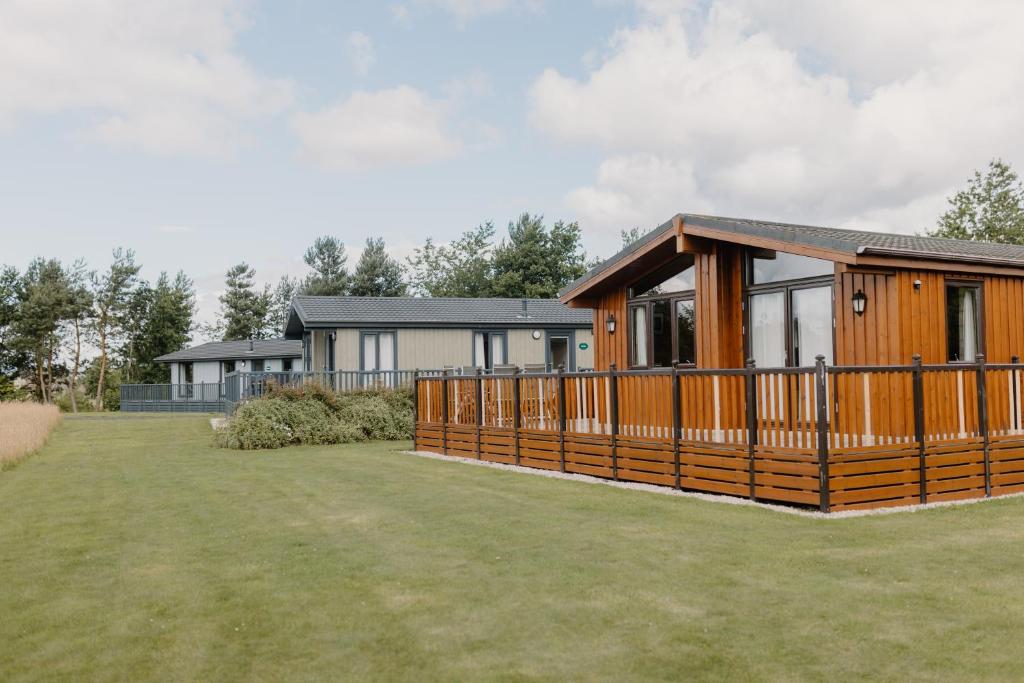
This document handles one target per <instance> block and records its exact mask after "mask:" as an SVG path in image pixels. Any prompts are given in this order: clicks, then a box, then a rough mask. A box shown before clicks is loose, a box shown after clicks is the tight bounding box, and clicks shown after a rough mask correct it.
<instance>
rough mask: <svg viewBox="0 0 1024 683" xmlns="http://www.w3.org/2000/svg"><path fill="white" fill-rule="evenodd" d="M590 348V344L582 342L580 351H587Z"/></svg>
mask: <svg viewBox="0 0 1024 683" xmlns="http://www.w3.org/2000/svg"><path fill="white" fill-rule="evenodd" d="M589 348H590V344H588V343H587V342H580V351H586V350H587V349H589Z"/></svg>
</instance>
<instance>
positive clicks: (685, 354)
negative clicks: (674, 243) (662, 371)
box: [629, 254, 697, 368]
mask: <svg viewBox="0 0 1024 683" xmlns="http://www.w3.org/2000/svg"><path fill="white" fill-rule="evenodd" d="M695 284H696V269H695V268H694V265H693V256H691V255H689V254H686V255H683V256H681V257H679V258H678V259H677V260H675V261H673V262H672V263H670V264H669V265H667V266H665V267H663V268H661V269H658V270H657V271H654V272H652V273H650V274H649V275H647V276H645V277H644V278H641V279H640V280H638V281H637V282H634V283H633V286H632V287H630V288H629V294H630V300H629V364H630V366H631V367H638V368H644V367H671V366H672V365H673V364H675V363H686V364H693V363H695V362H696V360H697V341H696V320H695V312H696V311H695V307H694V291H693V290H694V286H695Z"/></svg>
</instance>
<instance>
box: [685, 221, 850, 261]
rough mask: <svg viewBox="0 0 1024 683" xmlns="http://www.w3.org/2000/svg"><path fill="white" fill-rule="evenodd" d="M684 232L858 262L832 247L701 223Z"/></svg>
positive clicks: (720, 239) (801, 254)
mask: <svg viewBox="0 0 1024 683" xmlns="http://www.w3.org/2000/svg"><path fill="white" fill-rule="evenodd" d="M686 233H687V234H689V235H696V236H698V237H707V238H708V239H713V240H719V241H721V242H732V243H733V244H743V245H745V246H748V247H764V248H766V249H774V250H777V251H784V252H787V253H790V254H797V255H799V256H810V257H811V258H819V259H824V260H826V261H840V262H842V263H857V262H858V260H857V255H856V254H850V253H847V252H843V251H836V250H834V249H825V248H824V247H815V246H813V245H810V244H797V243H795V242H786V241H784V240H776V239H771V238H769V237H759V236H757V235H744V234H741V233H738V232H732V231H729V230H716V229H714V228H706V227H704V226H702V225H694V224H689V223H688V224H687V225H686Z"/></svg>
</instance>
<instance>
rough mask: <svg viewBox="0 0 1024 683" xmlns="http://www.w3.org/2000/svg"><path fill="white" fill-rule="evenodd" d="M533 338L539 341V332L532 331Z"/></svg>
mask: <svg viewBox="0 0 1024 683" xmlns="http://www.w3.org/2000/svg"><path fill="white" fill-rule="evenodd" d="M533 338H534V339H540V330H534V331H533Z"/></svg>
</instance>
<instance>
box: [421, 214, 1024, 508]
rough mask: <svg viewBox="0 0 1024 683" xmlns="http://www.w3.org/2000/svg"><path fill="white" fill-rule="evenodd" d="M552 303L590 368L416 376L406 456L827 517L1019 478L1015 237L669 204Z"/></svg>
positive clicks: (991, 489) (1022, 277)
mask: <svg viewBox="0 0 1024 683" xmlns="http://www.w3.org/2000/svg"><path fill="white" fill-rule="evenodd" d="M561 298H562V301H563V302H564V303H566V304H568V305H569V306H572V307H579V308H590V309H592V310H593V316H594V318H593V325H594V327H593V329H594V365H595V370H594V371H593V372H563V371H558V372H536V373H520V372H518V371H517V370H515V371H510V372H508V373H507V374H503V373H500V372H497V371H496V372H495V373H494V374H491V375H477V376H468V377H467V376H444V377H430V378H427V377H423V378H420V379H418V380H417V382H416V391H415V394H416V399H417V420H416V446H417V448H419V449H422V450H429V451H435V452H439V453H447V454H451V455H461V456H468V457H475V458H481V459H485V460H492V461H496V462H505V463H516V464H521V465H526V466H531V467H540V468H547V469H558V470H562V471H566V472H578V473H585V474H591V475H595V476H599V477H608V478H613V479H621V480H629V481H640V482H647V483H653V484H661V485H666V486H674V487H677V488H682V489H690V490H695V491H706V492H712V493H721V494H727V495H736V496H747V497H750V498H754V499H757V500H764V501H775V502H783V503H792V504H799V505H809V506H810V505H813V506H816V507H819V508H820V509H821V510H824V511H831V510H840V509H849V508H864V507H881V506H892V505H907V504H914V503H923V502H933V501H940V500H958V499H967V498H978V497H984V496H990V495H1000V494H1007V493H1014V492H1024V427H1022V422H1024V414H1022V410H1021V405H1020V402H1021V401H1020V400H1021V383H1022V381H1024V376H1022V374H1021V369H1022V368H1024V366H1019V365H1018V356H1019V355H1020V354H1021V352H1022V351H1024V247H1018V246H1009V245H997V244H988V243H981V242H965V241H958V240H947V239H937V238H929V237H913V236H906V235H887V234H881V233H871V232H861V231H855V230H842V229H835V228H822V227H811V226H799V225H788V224H781V223H771V222H764V221H752V220H741V219H730V218H719V217H711V216H698V215H678V216H675V217H674V218H673V219H672V220H671V221H669V222H667V223H665V224H664V225H662V226H660V227H659V228H657V229H655V230H654V231H652V232H651V233H649V234H647V235H646V236H644V237H643V238H642V239H640V240H639V241H638V242H636V243H634V244H632V245H630V246H629V247H628V248H626V249H624V250H623V251H622V252H620V253H619V254H616V255H615V256H613V257H612V258H610V259H608V260H607V261H605V262H604V263H602V264H601V265H599V266H598V267H596V268H594V269H593V270H591V271H590V272H589V273H587V274H586V275H584V276H583V277H582V278H580V279H579V280H577V281H576V282H574V283H572V284H571V285H570V286H569V287H567V288H566V290H565V291H564V292H562V296H561Z"/></svg>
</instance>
